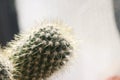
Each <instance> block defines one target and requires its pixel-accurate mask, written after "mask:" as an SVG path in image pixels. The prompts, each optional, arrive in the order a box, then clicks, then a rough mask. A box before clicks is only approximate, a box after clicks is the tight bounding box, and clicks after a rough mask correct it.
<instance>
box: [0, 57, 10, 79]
mask: <svg viewBox="0 0 120 80" xmlns="http://www.w3.org/2000/svg"><path fill="white" fill-rule="evenodd" d="M0 59H1V60H0V80H11V76H10V68H9V65H7V64H5V63H6V61H3V60H2V57H1V56H0Z"/></svg>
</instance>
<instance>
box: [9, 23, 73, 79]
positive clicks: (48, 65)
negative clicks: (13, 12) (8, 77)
mask: <svg viewBox="0 0 120 80" xmlns="http://www.w3.org/2000/svg"><path fill="white" fill-rule="evenodd" d="M40 27H41V26H40ZM59 29H60V28H57V27H55V26H54V25H46V26H44V27H42V28H36V29H35V30H34V31H33V32H32V33H30V34H26V35H27V37H26V39H24V38H25V37H21V36H17V40H16V41H13V42H11V46H14V47H12V48H10V49H11V51H12V54H13V55H12V56H11V57H10V60H11V61H12V63H13V65H14V70H13V76H14V79H15V80H46V79H47V78H49V77H50V76H51V75H52V74H53V73H55V72H56V71H59V70H60V69H61V68H62V67H63V66H64V65H65V64H66V62H68V61H69V57H70V56H71V54H72V52H71V51H72V49H73V47H72V45H71V43H70V42H69V41H68V40H67V39H66V38H65V37H63V33H61V32H60V30H59ZM22 36H24V35H22ZM18 43H19V44H18Z"/></svg>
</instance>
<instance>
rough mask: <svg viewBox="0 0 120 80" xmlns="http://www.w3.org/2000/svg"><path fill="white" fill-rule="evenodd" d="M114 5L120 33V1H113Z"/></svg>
mask: <svg viewBox="0 0 120 80" xmlns="http://www.w3.org/2000/svg"><path fill="white" fill-rule="evenodd" d="M113 4H114V13H115V20H116V24H117V27H118V30H119V32H120V0H113Z"/></svg>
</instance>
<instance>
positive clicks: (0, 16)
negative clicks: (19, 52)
mask: <svg viewBox="0 0 120 80" xmlns="http://www.w3.org/2000/svg"><path fill="white" fill-rule="evenodd" d="M113 4H114V14H115V20H116V24H117V28H118V30H119V31H120V0H114V1H113ZM24 6H26V7H24ZM38 6H39V1H38V0H34V1H32V0H29V2H28V0H18V1H15V0H0V43H1V45H2V46H5V45H6V43H7V42H8V41H10V40H11V39H13V36H14V34H18V33H19V32H20V31H24V30H27V28H29V25H31V24H32V21H33V20H35V17H37V15H40V14H42V13H41V12H40V11H38V13H35V14H36V15H33V16H31V17H32V18H30V19H29V17H28V18H25V20H26V22H27V23H25V22H24V21H19V20H21V19H23V18H24V17H25V16H26V15H29V13H27V12H30V11H31V9H32V8H34V9H36V11H37V10H39V9H38V8H37V7H38ZM28 7H29V9H28ZM22 9H24V10H22ZM40 9H43V8H40ZM22 11H25V12H22ZM23 13H24V15H23V16H18V15H19V14H23ZM25 13H26V14H25ZM31 13H33V14H34V12H32V11H31ZM50 14H51V13H50ZM42 15H43V17H44V15H45V14H42ZM27 26H28V27H27Z"/></svg>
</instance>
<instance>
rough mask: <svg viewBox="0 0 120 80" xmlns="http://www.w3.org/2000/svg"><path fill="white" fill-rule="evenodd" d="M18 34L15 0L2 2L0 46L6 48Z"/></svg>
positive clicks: (0, 7) (0, 4)
mask: <svg viewBox="0 0 120 80" xmlns="http://www.w3.org/2000/svg"><path fill="white" fill-rule="evenodd" d="M18 32H19V28H18V22H17V14H16V9H15V2H14V0H0V44H1V45H2V46H5V45H6V43H7V42H8V41H10V40H11V39H13V36H14V34H17V33H18Z"/></svg>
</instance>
